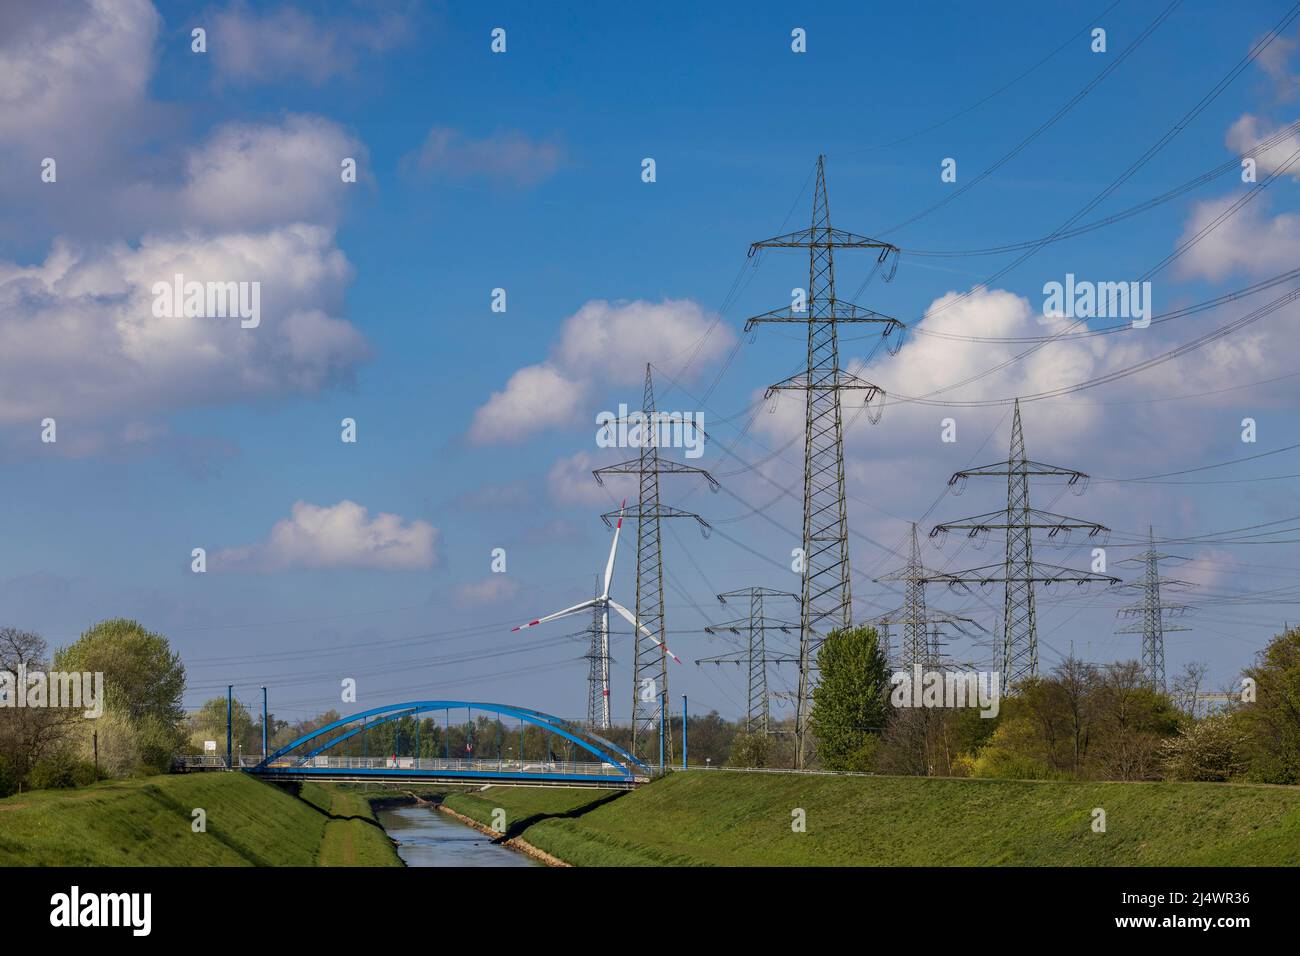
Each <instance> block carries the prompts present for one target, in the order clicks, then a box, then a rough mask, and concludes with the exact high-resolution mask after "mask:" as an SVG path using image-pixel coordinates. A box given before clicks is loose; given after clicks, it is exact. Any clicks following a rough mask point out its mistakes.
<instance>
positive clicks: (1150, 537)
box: [1115, 525, 1193, 693]
mask: <svg viewBox="0 0 1300 956" xmlns="http://www.w3.org/2000/svg"><path fill="white" fill-rule="evenodd" d="M1189 560H1191V559H1190V558H1183V557H1179V556H1178V555H1176V554H1161V553H1160V552H1158V551H1157V550H1156V532H1155V529H1154V528H1152V527H1151V526H1149V525H1148V527H1147V550H1146V551H1144V552H1143V553H1142V554H1139V555H1136V556H1134V557H1132V558H1125V559H1124V560H1123V561H1120V562H1117V563H1119V564H1130V563H1139V562H1140V563H1141V564H1142V565H1143V567H1144V572H1143V575H1142V579H1141V580H1140V581H1130V582H1129V583H1127V584H1124V585H1121V587H1126V588H1141V589H1142V600H1141V601H1139V602H1138V603H1136V604H1130V605H1128V606H1127V607H1122V608H1119V609H1118V610H1117V611H1116V612H1115V613H1116V614H1118V615H1120V616H1122V617H1133V618H1141V620H1140V621H1137V622H1135V623H1134V624H1132V625H1130V626H1129V627H1126V628H1122V629H1120V630H1118V631H1116V632H1115V633H1116V634H1141V635H1142V673H1144V674H1145V675H1146V678H1147V683H1148V684H1149V685H1150V686H1151V688H1152V689H1153V690H1158V691H1160V692H1161V693H1164V692H1165V691H1166V690H1167V689H1168V687H1167V685H1166V683H1165V632H1166V631H1190V630H1191V628H1190V627H1182V626H1181V625H1177V624H1168V623H1166V622H1165V614H1167V613H1168V614H1171V615H1174V616H1177V615H1179V614H1182V613H1184V612H1185V611H1186V610H1187V605H1186V604H1170V603H1168V602H1166V601H1162V600H1161V599H1160V589H1161V588H1167V589H1171V590H1180V589H1183V588H1189V587H1192V586H1193V585H1192V584H1191V582H1189V581H1177V580H1174V579H1173V578H1162V577H1161V576H1160V562H1161V561H1189Z"/></svg>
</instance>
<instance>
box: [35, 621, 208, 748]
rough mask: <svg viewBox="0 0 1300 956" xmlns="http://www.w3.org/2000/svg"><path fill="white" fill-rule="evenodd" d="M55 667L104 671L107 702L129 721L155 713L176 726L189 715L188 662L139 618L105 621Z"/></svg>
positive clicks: (62, 652)
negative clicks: (185, 706)
mask: <svg viewBox="0 0 1300 956" xmlns="http://www.w3.org/2000/svg"><path fill="white" fill-rule="evenodd" d="M54 664H55V670H64V671H87V672H90V673H96V672H99V673H102V674H103V675H104V697H105V701H106V705H107V706H108V707H111V708H113V709H115V710H119V711H122V712H123V713H125V714H126V715H127V716H128V717H129V718H131V720H140V719H142V718H144V717H145V716H149V715H152V716H154V717H157V718H159V719H160V720H163V721H165V722H167V723H170V724H172V725H179V724H180V722H181V721H182V720H183V719H184V718H185V712H184V710H182V709H181V695H182V694H183V693H184V691H185V665H184V664H182V663H181V656H180V654H178V653H176V652H174V651H173V650H172V649H171V645H170V644H168V642H167V638H165V637H163V636H162V635H161V634H155V633H153V632H152V631H149V630H146V629H145V628H144V627H143V626H141V625H140V624H139V623H137V622H136V621H128V620H126V619H125V618H114V619H113V620H109V621H101V622H100V623H99V624H96V625H95V626H94V627H92V628H90V629H89V630H88V631H86V632H85V633H84V634H82V635H81V637H80V638H78V640H77V641H76V642H75V643H73V644H71V645H70V646H68V647H65V648H63V649H62V650H60V651H59V652H58V653H56V654H55V655H54Z"/></svg>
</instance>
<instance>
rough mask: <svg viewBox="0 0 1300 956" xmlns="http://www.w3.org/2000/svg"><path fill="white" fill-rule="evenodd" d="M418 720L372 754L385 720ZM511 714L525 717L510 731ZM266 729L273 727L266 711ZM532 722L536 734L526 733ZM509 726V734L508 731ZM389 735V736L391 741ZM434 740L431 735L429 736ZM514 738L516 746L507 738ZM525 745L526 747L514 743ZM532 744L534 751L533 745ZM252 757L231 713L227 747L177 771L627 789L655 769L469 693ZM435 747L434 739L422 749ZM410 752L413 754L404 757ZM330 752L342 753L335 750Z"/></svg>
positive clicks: (381, 713) (343, 725)
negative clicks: (371, 742)
mask: <svg viewBox="0 0 1300 956" xmlns="http://www.w3.org/2000/svg"><path fill="white" fill-rule="evenodd" d="M476 713H477V714H479V715H487V714H495V715H496V718H497V719H496V720H495V721H493V722H492V724H491V725H490V726H491V727H492V728H493V733H494V736H495V739H493V740H485V741H478V740H476V739H475V736H476V734H477V733H478V732H479V730H478V727H480V726H482V725H481V724H480V725H476V724H475V722H474V715H475V714H476ZM426 715H435V719H436V716H437V715H441V716H442V718H443V719H442V721H439V723H441V724H442V727H441V728H440V729H442V730H443V732H442V734H441V735H440V736H441V738H442V740H441V742H440V745H439V749H441V750H442V751H443V752H442V754H441V755H436V754H434V755H429V754H427V753H425V752H422V750H421V747H420V740H419V736H420V731H419V728H420V723H421V722H422V720H423V718H424V717H425V716H426ZM407 717H411V718H414V719H415V725H414V734H411V733H409V732H408V733H407V734H406V735H405V736H403V735H402V734H400V733H397V734H394V735H393V738H392V740H393V741H394V742H393V743H392V745H391V746H390V747H388V748H386V749H387V750H389V751H390V752H387V753H383V754H376V755H371V754H370V748H369V746H368V736H367V735H368V734H369V732H370V731H373V730H374V729H375V728H376V727H379V726H381V725H383V724H388V723H392V722H395V721H401V720H402V719H403V718H407ZM503 718H504V719H509V720H511V721H512V722H517V723H518V730H517V734H518V736H517V740H514V739H511V738H513V737H514V731H513V730H512V731H509V732H507V731H506V730H505V729H504V727H503ZM262 726H263V728H265V727H266V720H265V717H264V719H263V724H262ZM453 728H455V729H458V730H459V729H463V730H465V731H466V733H465V740H464V741H463V742H462V743H460V744H458V746H457V747H456V748H455V750H453V748H452V746H451V738H452V733H451V731H452V729H453ZM527 728H538V729H539V730H541V731H542V733H541V734H540V736H541V738H543V739H542V740H541V741H539V740H538V739H537V738H538V736H539V735H538V734H537V733H535V732H534V733H533V734H531V735H526V730H527ZM507 734H509V736H507ZM358 738H360V745H361V750H362V754H361V755H360V756H358V755H355V754H350V755H343V754H342V753H340V752H339V751H338V750H336V749H335V748H338V747H339V746H340V745H341V744H344V743H345V742H347V741H353V743H352V745H350V746H349V747H348V748H346V749H347V750H349V751H355V750H356V749H357V739H358ZM388 740H389V738H388V736H387V735H385V742H386V743H387V742H388ZM426 743H428V741H427V740H426ZM507 744H508V746H507ZM516 746H517V747H518V750H516V749H515V747H516ZM526 747H527V750H528V752H527V753H526V749H525V748H526ZM262 749H263V753H264V756H260V757H253V756H245V755H239V756H235V755H233V754H232V753H231V728H230V721H229V718H228V719H227V728H226V753H225V755H214V754H205V755H203V756H186V757H180V758H178V760H177V762H176V769H177V770H178V771H181V772H188V771H197V770H241V771H243V772H245V773H249V774H253V775H255V776H258V777H261V778H262V779H265V780H279V781H290V780H321V781H335V782H345V783H364V782H368V781H369V782H380V781H386V782H412V783H414V782H420V783H481V784H495V785H514V786H563V787H575V786H577V787H608V788H629V787H634V786H636V785H637V784H640V783H645V782H646V781H648V780H649V779H650V778H651V777H652V776H654V774H655V771H654V770H653V769H652V768H651V767H650V766H648V765H647V764H645V763H643V762H641V761H640V760H638V759H637V758H636V757H634V756H633V755H632V754H630V753H628V752H627V751H626V750H624V749H623V748H622V747H620V746H619V745H618V744H615V743H614V742H612V741H610V740H606V739H605V738H604V737H600V736H598V735H597V734H595V733H593V732H592V731H591V730H590V729H588V728H585V727H581V726H579V725H577V724H574V723H571V722H569V721H566V720H562V719H561V718H559V717H553V716H552V715H550V714H544V713H542V712H541V711H537V710H528V709H526V708H523V707H515V706H513V705H510V704H491V703H482V702H478V701H464V700H415V701H407V702H406V703H402V704H390V705H388V706H386V707H376V708H374V709H373V710H364V711H361V712H360V713H356V714H352V715H351V716H348V717H343V718H340V719H339V720H336V721H333V722H332V723H329V724H326V725H325V726H323V727H320V728H318V729H316V730H313V731H312V732H311V733H308V734H304V735H303V736H301V737H299V738H298V739H297V740H294V741H292V742H291V743H288V744H286V745H284V746H283V747H281V748H280V749H279V750H276V751H274V752H271V753H267V752H266V741H265V737H264V738H263V748H262ZM431 749H432V748H430V747H428V746H426V747H425V748H424V751H430V750H431ZM403 750H405V751H406V753H407V754H409V756H406V755H403ZM331 751H334V752H333V753H331Z"/></svg>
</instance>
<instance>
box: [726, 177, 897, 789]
mask: <svg viewBox="0 0 1300 956" xmlns="http://www.w3.org/2000/svg"><path fill="white" fill-rule="evenodd" d="M836 248H841V249H875V250H879V252H878V260H884V259H885V258H887V257H888V256H889V255H890V254H891V253H897V251H898V249H897V247H896V246H893V245H891V244H890V243H887V242H881V241H880V240H878V239H870V238H868V237H866V236H860V235H857V234H855V233H851V232H847V231H845V230H843V229H835V228H833V227H832V226H831V221H830V206H829V203H828V201H827V196H826V173H825V157H824V156H818V157H817V185H816V187H815V193H814V196H813V209H812V225H811V227H810V228H808V229H802V230H799V231H797V232H792V233H787V234H785V235H781V236H776V237H774V238H772V239H765V240H762V241H761V242H756V243H754V244H753V245H752V246H750V254H751V255H753V254H754V253H755V252H757V251H758V250H760V249H807V250H808V288H807V290H805V294H806V300H805V301H804V302H802V303H798V304H796V303H793V302H792V303H791V305H790V306H789V307H787V308H783V309H774V310H772V311H771V312H765V313H763V314H762V315H758V316H754V317H753V318H751V319H750V320H749V321H748V322H746V323H745V329H746V331H748V330H749V329H751V328H752V327H753V326H755V325H757V324H763V323H800V324H804V325H806V326H807V330H808V348H807V367H806V369H805V370H804V371H802V372H800V373H797V374H795V375H793V376H791V377H790V378H787V379H785V380H784V381H781V382H778V383H777V384H776V385H773V386H771V387H770V388H769V389H768V390H767V394H768V395H769V396H771V395H773V394H775V393H777V392H780V391H785V390H791V391H799V392H803V393H804V398H805V403H804V413H805V414H804V494H803V536H802V540H801V552H800V558H801V560H802V569H801V570H802V593H801V595H800V622H799V691H798V701H797V704H796V708H795V767H796V769H802V768H803V766H804V761H805V757H806V745H807V732H808V713H809V710H810V707H811V700H812V683H813V682H812V670H813V667H814V654H815V651H816V646H817V644H818V641H819V636H820V635H822V634H824V633H825V631H827V630H833V629H835V628H837V627H844V628H847V627H850V626H851V625H852V613H853V599H852V589H851V586H850V581H849V578H850V564H849V541H848V515H847V512H846V509H845V502H844V421H843V417H842V410H841V402H840V393H841V392H843V391H850V390H853V391H858V392H861V393H862V394H863V404H864V405H865V406H868V407H869V406H870V403H871V401H872V399H873V398H875V397H877V396H880V395H883V392H882V391H881V389H880V388H879V387H878V386H876V385H872V384H871V383H869V382H866V381H864V380H862V379H860V378H858V377H857V376H856V375H853V374H852V373H849V372H846V371H844V370H843V369H842V368H840V356H839V344H838V341H837V335H838V325H839V323H842V322H849V323H861V322H866V323H878V324H883V325H884V330H883V334H884V335H888V334H889V333H890V332H893V331H899V330H901V329H902V323H900V322H899V321H898V320H897V319H893V318H889V317H888V316H883V315H880V314H879V313H877V312H872V311H871V310H869V309H862V308H860V307H858V306H857V305H854V304H853V303H851V302H840V301H838V300H837V299H836V297H835V258H834V251H835V249H836ZM798 305H801V306H802V308H799V307H798ZM873 420H874V419H873Z"/></svg>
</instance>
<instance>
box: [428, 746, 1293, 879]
mask: <svg viewBox="0 0 1300 956" xmlns="http://www.w3.org/2000/svg"><path fill="white" fill-rule="evenodd" d="M446 803H447V805H448V806H449V807H451V808H452V809H454V810H456V811H458V812H460V813H464V814H465V815H467V816H470V817H473V818H474V819H476V820H479V821H480V822H484V823H488V822H490V820H491V813H492V810H493V808H495V807H501V808H503V809H505V811H506V819H507V827H508V832H509V834H510V835H511V836H517V837H520V838H522V839H524V840H526V841H527V842H529V843H531V844H532V845H534V846H536V847H537V848H538V849H541V850H544V851H546V852H547V853H550V854H552V855H554V856H557V857H559V858H560V859H562V860H564V861H566V862H568V863H572V864H574V865H577V866H600V865H664V864H669V865H723V866H728V865H730V866H762V865H768V866H801V865H826V866H842V865H858V866H906V865H968V866H1173V865H1184V866H1198V865H1208V866H1295V865H1300V788H1294V787H1252V786H1238V785H1232V784H1198V783H1111V782H1104V783H1102V782H1061V781H1050V782H1031V781H1012V780H951V779H925V778H915V777H838V776H803V775H793V774H749V773H732V772H727V771H721V770H718V771H691V772H687V773H674V774H671V775H670V776H669V777H668V778H667V779H665V780H661V781H658V782H656V783H653V784H650V785H648V786H645V787H642V788H641V789H639V790H636V791H634V792H632V793H628V794H625V795H622V796H616V797H614V798H612V799H611V798H610V795H609V794H606V793H593V792H589V791H581V790H542V789H536V790H526V789H513V788H497V789H492V790H487V791H481V792H476V793H473V794H454V795H449V796H448V797H447V798H446ZM1096 808H1100V809H1102V810H1104V811H1105V814H1106V817H1105V823H1106V832H1104V833H1097V832H1094V830H1093V826H1092V824H1093V811H1094V809H1096ZM796 810H802V811H803V818H804V819H805V820H806V832H802V833H800V832H795V831H794V829H793V828H792V822H793V821H794V820H795V816H796V815H795V811H796Z"/></svg>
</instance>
